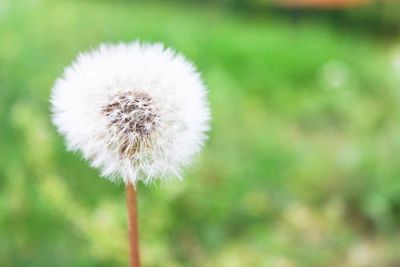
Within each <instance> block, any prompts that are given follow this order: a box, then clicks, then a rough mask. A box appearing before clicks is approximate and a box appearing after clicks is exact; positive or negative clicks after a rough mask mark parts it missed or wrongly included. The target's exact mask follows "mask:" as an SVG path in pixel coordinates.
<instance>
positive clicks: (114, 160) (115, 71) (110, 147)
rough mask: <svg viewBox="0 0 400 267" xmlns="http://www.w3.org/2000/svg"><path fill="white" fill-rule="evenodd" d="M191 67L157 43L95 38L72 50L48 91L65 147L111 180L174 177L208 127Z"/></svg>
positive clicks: (207, 114) (202, 91)
mask: <svg viewBox="0 0 400 267" xmlns="http://www.w3.org/2000/svg"><path fill="white" fill-rule="evenodd" d="M206 96H207V92H206V89H205V87H204V85H203V83H202V81H201V78H200V75H199V74H198V72H197V71H196V69H195V67H194V66H193V65H192V63H190V62H189V61H187V60H186V59H185V58H184V57H183V56H182V55H180V54H177V53H176V52H173V51H172V50H171V49H166V48H164V47H163V45H161V44H142V43H139V42H133V43H130V44H118V45H101V46H100V47H99V48H98V49H95V50H92V51H90V52H88V53H83V54H80V55H79V56H78V58H77V59H76V60H75V62H74V63H73V64H72V65H71V66H70V67H68V68H66V69H65V72H64V75H63V76H62V77H61V78H59V79H58V80H57V81H56V83H55V85H54V88H53V91H52V98H51V103H52V111H53V122H54V123H55V125H56V126H57V128H58V130H59V132H60V133H61V134H62V135H63V136H64V137H65V140H66V144H67V147H68V148H69V149H70V150H73V151H80V152H81V153H82V155H83V157H84V158H85V159H87V160H88V161H89V162H90V163H91V165H92V166H93V167H96V168H98V169H100V170H101V173H102V175H103V176H104V177H107V178H109V179H111V180H120V179H122V180H123V181H124V182H126V183H128V182H129V183H136V182H137V181H139V180H142V181H144V182H145V183H150V182H152V181H154V180H157V179H167V178H170V177H180V173H181V170H182V168H183V167H184V166H185V165H187V164H188V163H189V162H190V161H191V160H192V158H193V156H194V155H195V154H196V153H197V152H198V151H199V150H200V148H201V147H202V145H203V143H204V141H205V139H206V132H207V131H208V128H209V123H208V122H209V119H210V112H209V108H208V103H207V99H206Z"/></svg>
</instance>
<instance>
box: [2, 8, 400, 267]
mask: <svg viewBox="0 0 400 267" xmlns="http://www.w3.org/2000/svg"><path fill="white" fill-rule="evenodd" d="M137 38H139V39H142V40H148V41H162V42H165V43H166V44H167V45H168V46H172V47H174V48H176V49H177V50H178V51H181V52H183V53H184V54H185V55H187V56H188V57H189V58H190V59H192V60H193V61H194V62H196V64H197V65H198V67H199V69H200V71H201V72H202V74H203V77H204V79H205V82H206V84H207V85H208V87H209V88H210V101H211V106H212V110H213V122H212V124H213V125H212V128H213V129H212V131H211V133H210V139H209V141H208V143H207V145H206V148H205V149H204V150H203V152H202V153H201V156H200V157H199V158H198V159H197V160H196V163H195V164H194V166H192V167H191V168H189V170H188V171H187V172H186V173H185V180H184V181H182V182H179V181H173V182H168V183H165V184H164V183H160V184H158V185H156V186H153V187H150V188H146V187H144V186H142V185H139V209H140V227H141V229H140V231H141V249H142V258H143V262H144V266H163V267H165V266H167V267H168V266H170V267H173V266H202V267H203V266H205V267H207V266H209V267H213V266H222V267H223V266H229V267H235V266H276V267H295V266H305V267H313V266H316V267H317V266H318V267H320V266H327V267H328V266H332V267H336V266H344V267H346V266H349V267H350V266H351V267H353V266H354V267H362V266H371V267H372V266H400V254H399V253H398V248H399V246H400V231H399V225H400V179H399V176H400V164H399V163H400V124H399V123H398V121H399V115H400V114H399V113H400V107H399V102H400V78H399V77H400V46H398V44H397V41H396V39H397V38H394V36H391V37H390V38H383V37H381V36H380V35H375V34H373V33H371V32H368V31H358V30H356V29H353V28H352V27H351V25H348V26H347V27H343V24H335V23H333V22H332V21H331V22H329V21H326V20H323V19H307V18H304V19H301V20H287V19H285V18H282V17H279V16H276V15H271V14H269V15H268V16H262V15H259V16H250V15H246V13H245V14H243V13H239V12H238V11H233V10H231V9H224V8H220V7H218V8H216V7H215V6H213V5H211V6H207V5H193V4H181V5H179V4H167V3H164V2H147V3H144V2H131V1H50V0H48V1H46V0H31V1H27V0H25V1H22V0H20V1H15V0H0V266H6V267H17V266H30V267H46V266H49V267H50V266H58V267H63V266H75V267H89V266H108V267H110V266H126V265H127V259H128V258H127V245H128V243H127V240H126V236H125V231H126V222H125V220H126V219H125V200H124V188H123V185H114V184H111V183H110V182H108V181H106V180H104V179H100V178H99V177H98V173H97V172H96V170H93V169H91V168H90V167H89V166H88V164H87V163H85V162H83V161H82V160H81V158H80V156H79V155H77V154H72V153H69V152H66V151H65V147H64V144H63V141H62V138H61V137H60V136H59V135H57V133H56V131H55V129H54V127H53V126H52V124H51V121H50V114H49V102H48V99H49V94H50V88H51V86H52V84H53V82H54V80H55V79H56V77H57V76H58V75H60V74H61V73H62V70H63V67H64V66H66V65H68V64H69V63H70V62H71V60H72V59H73V58H74V57H75V55H76V54H77V53H78V52H80V51H83V50H87V49H90V48H93V47H95V46H96V45H97V44H98V43H99V42H104V41H106V42H118V41H131V40H134V39H137Z"/></svg>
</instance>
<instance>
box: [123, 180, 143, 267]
mask: <svg viewBox="0 0 400 267" xmlns="http://www.w3.org/2000/svg"><path fill="white" fill-rule="evenodd" d="M126 204H127V208H128V230H129V245H130V263H131V265H130V267H140V260H139V231H138V216H137V203H136V189H135V188H134V186H133V185H132V184H131V183H128V184H127V185H126Z"/></svg>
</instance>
